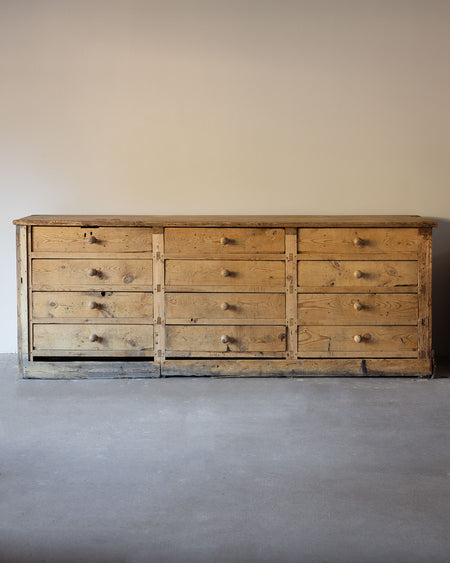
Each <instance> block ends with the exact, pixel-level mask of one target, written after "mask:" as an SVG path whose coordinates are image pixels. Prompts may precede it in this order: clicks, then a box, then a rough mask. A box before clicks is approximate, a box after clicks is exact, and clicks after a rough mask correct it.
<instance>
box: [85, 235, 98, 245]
mask: <svg viewBox="0 0 450 563" xmlns="http://www.w3.org/2000/svg"><path fill="white" fill-rule="evenodd" d="M87 241H88V243H89V244H95V243H96V242H98V241H97V239H96V238H95V237H93V236H92V235H91V236H90V237H89V238H88V239H87Z"/></svg>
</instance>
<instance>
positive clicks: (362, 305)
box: [298, 293, 418, 325]
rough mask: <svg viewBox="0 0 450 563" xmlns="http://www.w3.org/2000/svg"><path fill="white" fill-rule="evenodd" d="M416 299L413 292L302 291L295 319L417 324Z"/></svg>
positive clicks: (314, 322) (304, 321)
mask: <svg viewBox="0 0 450 563" xmlns="http://www.w3.org/2000/svg"><path fill="white" fill-rule="evenodd" d="M417 303H418V298H417V295H416V294H403V293H402V294H396V293H388V294H386V293H373V294H370V293H339V294H335V293H322V294H321V293H302V294H299V296H298V323H299V324H300V325H371V324H373V325H416V324H417ZM355 306H356V308H355Z"/></svg>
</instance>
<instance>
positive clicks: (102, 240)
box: [32, 227, 152, 253]
mask: <svg viewBox="0 0 450 563" xmlns="http://www.w3.org/2000/svg"><path fill="white" fill-rule="evenodd" d="M32 248H33V251H34V252H61V253H66V252H85V253H96V252H151V250H152V230H151V228H147V227H97V228H92V227H33V230H32Z"/></svg>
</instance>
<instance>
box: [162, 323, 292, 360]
mask: <svg viewBox="0 0 450 563" xmlns="http://www.w3.org/2000/svg"><path fill="white" fill-rule="evenodd" d="M166 347H167V350H168V351H169V350H170V351H172V352H176V353H178V352H180V353H181V354H184V353H189V352H230V353H234V352H284V351H285V350H286V327H284V326H245V325H232V326H192V325H190V326H189V325H188V326H177V325H170V326H169V325H168V326H167V327H166Z"/></svg>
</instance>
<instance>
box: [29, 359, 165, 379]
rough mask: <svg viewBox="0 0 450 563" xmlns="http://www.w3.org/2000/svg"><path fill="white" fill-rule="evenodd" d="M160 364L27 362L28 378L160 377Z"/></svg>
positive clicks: (142, 362) (131, 361)
mask: <svg viewBox="0 0 450 563" xmlns="http://www.w3.org/2000/svg"><path fill="white" fill-rule="evenodd" d="M160 371H161V370H160V366H159V364H155V363H153V362H151V361H138V362H136V361H133V360H132V359H131V360H126V361H123V362H121V361H108V360H102V361H89V360H82V361H75V360H73V361H65V362H61V361H58V362H55V361H51V359H50V358H49V360H48V361H35V362H26V364H25V366H24V377H25V378H27V379H111V378H113V379H145V378H148V377H152V378H154V377H159V376H160Z"/></svg>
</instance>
